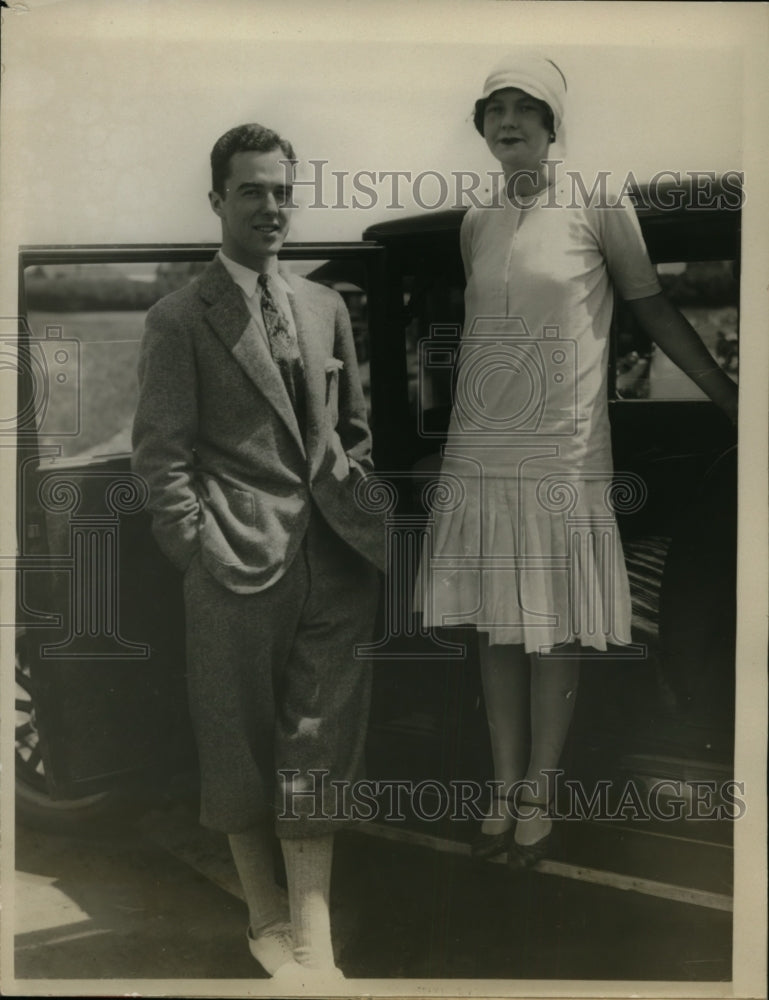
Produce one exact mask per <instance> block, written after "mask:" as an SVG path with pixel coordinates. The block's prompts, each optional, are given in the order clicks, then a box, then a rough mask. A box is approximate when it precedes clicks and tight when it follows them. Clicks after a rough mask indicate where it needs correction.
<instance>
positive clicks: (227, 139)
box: [211, 123, 296, 198]
mask: <svg viewBox="0 0 769 1000" xmlns="http://www.w3.org/2000/svg"><path fill="white" fill-rule="evenodd" d="M274 149H280V150H281V151H282V152H283V153H284V155H285V157H286V159H287V160H291V162H292V163H296V154H295V153H294V147H293V146H292V145H291V143H290V142H289V141H288V139H281V137H280V136H279V135H278V133H277V132H273V130H272V129H271V128H265V127H264V125H257V124H256V123H252V124H250V125H236V126H235V128H231V129H230V130H229V132H225V133H224V135H223V136H221V137H220V138H219V139H217V140H216V143H215V144H214V148H213V149H212V150H211V187H212V188H213V190H214V191H216V193H217V194H219V195H221V196H222V198H224V196H225V190H224V188H225V184H226V181H227V178H228V177H229V174H230V160H231V159H232V157H233V156H234V155H235V153H271V152H272V151H273V150H274Z"/></svg>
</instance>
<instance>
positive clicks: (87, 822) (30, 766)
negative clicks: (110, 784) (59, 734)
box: [15, 635, 126, 833]
mask: <svg viewBox="0 0 769 1000" xmlns="http://www.w3.org/2000/svg"><path fill="white" fill-rule="evenodd" d="M15 770H16V822H17V823H18V824H21V825H22V826H26V827H30V828H33V829H38V830H45V831H50V832H63V833H66V832H76V831H77V832H83V831H90V830H96V829H102V828H103V827H104V826H105V825H107V824H109V823H114V822H116V821H117V820H118V819H120V818H123V814H124V810H125V805H126V799H125V796H124V795H122V794H120V793H119V792H117V791H105V792H100V793H98V794H95V795H86V796H83V797H81V798H75V799H54V798H52V797H51V795H50V793H49V791H48V786H47V782H46V777H45V764H44V760H43V753H42V746H41V743H40V734H39V733H38V729H37V715H36V711H35V689H34V682H33V680H32V677H31V676H30V670H29V663H28V662H27V659H26V656H25V643H24V636H23V635H22V636H20V637H19V638H18V640H17V644H16V768H15Z"/></svg>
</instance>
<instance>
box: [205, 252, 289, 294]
mask: <svg viewBox="0 0 769 1000" xmlns="http://www.w3.org/2000/svg"><path fill="white" fill-rule="evenodd" d="M217 257H218V258H219V260H220V261H221V262H222V264H223V265H224V267H225V268H226V269H227V272H228V274H229V275H230V277H231V278H232V280H233V281H234V282H235V284H236V285H237V286H238V287H239V288H241V289H242V290H243V293H244V295H245V296H246V297H247V298H249V299H252V298H253V297H254V295H255V294H256V283H257V280H258V278H259V275H260V273H261V272H260V271H254V270H253V269H252V268H250V267H246V266H245V265H244V264H238V263H237V261H234V260H231V259H230V258H229V257H228V256H227V255H226V254H225V253H224V251H223V250H219V251H218V253H217ZM264 273H265V274H268V275H269V276H270V277H271V278H272V279H273V281H274V282H275V284H276V285H277V286H278V288H282V289H283V291H284V292H286V293H287V294H288V295H292V294H293V292H294V289H293V288H292V287H291V285H289V283H288V282H287V281H286V280H285V278H283V276H282V275H281V274H280V272H279V271H278V260H277V257H271V258H270V260H269V263H268V265H267V267H266V268H265V271H264Z"/></svg>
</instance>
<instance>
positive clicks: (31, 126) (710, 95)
mask: <svg viewBox="0 0 769 1000" xmlns="http://www.w3.org/2000/svg"><path fill="white" fill-rule="evenodd" d="M28 6H30V8H31V9H30V11H29V13H28V14H26V15H23V16H21V15H17V16H16V17H13V16H10V15H6V19H5V30H4V36H5V37H4V52H3V61H4V65H5V74H4V79H3V95H2V98H3V105H2V110H3V116H4V120H3V130H4V132H3V134H4V137H5V138H8V137H9V136H10V137H11V143H10V148H9V149H8V150H7V154H6V157H5V159H4V161H3V168H4V173H3V180H4V184H5V191H6V193H7V192H8V191H9V190H10V191H12V193H13V199H12V207H11V212H13V213H14V214H15V218H14V220H13V221H14V223H18V234H19V242H22V243H85V242H96V243H103V242H128V243H136V242H182V241H205V240H215V239H217V237H218V222H217V220H216V218H215V217H214V216H213V214H212V213H211V210H210V208H209V206H208V202H207V197H206V195H207V191H208V187H209V173H208V155H209V151H210V148H211V146H212V145H213V142H214V141H215V140H216V138H217V137H218V136H219V135H220V134H221V133H222V132H224V131H226V130H227V129H228V128H230V127H231V126H232V125H235V124H239V123H241V122H243V121H254V120H256V121H260V122H262V123H263V124H266V125H269V126H271V127H273V128H275V129H277V130H278V131H279V132H281V133H282V134H284V135H286V136H287V137H288V138H290V139H291V140H292V142H293V143H294V145H295V147H296V149H297V152H298V153H299V155H300V157H301V158H302V159H303V160H305V161H307V160H322V161H326V164H325V165H324V166H323V168H322V177H323V181H324V192H325V191H328V196H326V195H325V194H324V196H323V198H322V200H323V201H324V202H326V203H327V204H329V205H331V204H333V203H334V201H337V200H338V199H337V198H336V188H335V187H334V185H335V180H334V178H333V175H332V173H331V172H332V171H344V172H345V174H346V177H347V178H350V177H351V176H352V175H354V174H356V173H357V172H359V171H364V170H366V171H375V172H382V171H396V170H403V171H411V173H412V176H413V177H414V176H416V175H417V174H419V173H420V172H422V171H436V172H437V173H438V174H440V175H441V176H442V177H445V178H447V182H448V184H449V192H450V193H451V192H453V190H454V184H455V182H454V177H455V176H456V174H457V173H458V172H459V171H474V172H476V173H478V174H480V175H483V176H485V175H486V174H487V173H488V171H489V170H493V169H496V167H497V164H496V163H495V161H493V159H492V158H491V156H490V154H489V152H488V150H487V149H486V146H485V144H484V142H483V140H482V139H481V137H480V136H479V135H478V134H477V133H476V132H475V130H474V128H473V125H472V121H471V112H472V107H473V102H474V100H475V98H476V97H477V96H478V95H479V93H480V89H481V85H482V83H483V80H484V78H485V76H486V75H487V72H488V70H489V69H490V68H491V67H492V66H493V65H494V63H495V62H497V60H498V59H499V58H500V56H502V55H504V54H505V53H506V52H507V51H509V50H510V49H511V48H513V47H514V46H516V45H518V44H526V45H528V46H532V45H533V46H536V47H537V48H540V49H541V50H543V51H545V50H546V51H547V54H548V55H549V56H551V57H552V58H554V59H555V60H556V61H557V62H558V63H559V65H560V66H561V68H562V69H563V71H564V73H565V75H566V77H567V80H568V84H569V93H568V99H567V100H568V104H567V110H566V115H565V123H564V127H563V129H562V130H561V132H560V134H559V141H558V143H557V144H556V145H555V146H554V147H552V148H553V154H554V155H557V156H558V157H559V158H563V159H564V160H565V162H566V163H567V164H568V166H569V167H570V168H574V169H580V170H584V171H587V172H588V173H590V172H595V171H597V170H609V171H611V172H612V174H613V175H615V176H617V177H620V178H622V177H624V176H626V175H627V173H628V172H629V171H632V172H633V174H634V176H636V177H637V178H638V179H639V180H645V179H648V178H649V177H650V176H652V175H653V174H654V173H655V172H656V171H659V170H674V171H686V170H709V171H715V172H717V173H722V172H724V171H727V170H735V169H737V170H739V169H741V167H742V164H743V159H744V149H743V141H742V140H743V115H744V105H743V70H742V62H743V59H744V52H743V50H742V47H743V45H744V32H745V25H744V24H741V23H740V21H741V18H740V16H739V15H735V14H732V15H731V16H725V14H724V6H726V7H731V8H732V10H734V9H735V8H741V7H742V5H739V4H736V5H735V4H730V5H717V4H716V5H708V4H702V5H688V4H677V5H667V6H668V8H670V7H675V8H683V9H684V11H685V10H686V8H688V7H691V6H694V7H697V8H698V11H697V16H696V17H691V16H690V17H689V18H687V17H686V16H685V15H684V16H682V15H681V14H680V13H679V12H678V11H676V13H665V12H663V11H662V10H660V9H659V5H657V4H654V3H651V4H622V3H620V4H605V5H591V4H579V5H573V4H571V5H569V4H566V5H562V4H557V3H555V4H551V3H546V4H526V3H521V4H519V3H506V2H500V0H488V2H487V0H473V2H471V3H468V2H467V0H463V2H451V0H437V2H430V0H423V2H422V3H420V4H418V5H417V4H408V3H402V2H390V0H364V2H362V3H361V2H360V0H357V2H352V0H331V2H329V3H324V4H311V3H299V2H292V0H282V2H280V3H277V2H274V0H258V2H255V0H217V3H216V4H208V3H203V2H200V0H185V2H184V3H178V2H176V0H133V2H132V3H131V4H125V3H120V2H117V0H96V2H94V0H87V2H85V0H58V2H47V3H42V4H36V3H35V2H34V0H31V2H30V3H29V5H28ZM663 6H664V5H663ZM748 6H749V5H748ZM577 10H579V16H578V17H575V11H577ZM321 12H322V13H321ZM620 14H621V16H618V15H620ZM743 17H747V13H746V12H743ZM4 145H5V144H4ZM305 169H306V170H307V171H308V173H307V174H305V177H307V176H319V175H318V174H315V175H313V174H312V173H309V171H310V169H311V168H309V167H307V166H306V167H305ZM312 169H314V170H316V171H318V170H320V169H321V168H317V167H316V168H312ZM351 183H352V182H351V180H346V181H345V185H346V186H345V188H344V191H343V200H344V201H346V202H349V199H350V194H351V188H350V184H351ZM389 183H390V182H388V181H386V180H385V181H382V182H381V183H377V184H376V185H375V190H376V204H374V205H373V206H372V207H371V208H359V209H357V210H355V209H341V210H340V209H334V208H331V207H329V208H327V209H320V208H314V209H311V208H309V207H308V208H306V209H305V210H303V211H302V212H300V213H299V215H298V216H297V217H296V218H295V220H294V224H293V237H294V238H304V239H347V240H350V239H358V238H360V235H361V233H362V231H363V230H364V229H365V228H366V226H368V225H370V224H371V223H372V222H376V221H380V220H382V219H384V218H390V217H393V215H395V214H400V215H404V214H407V213H408V212H410V211H420V210H421V209H420V207H419V205H418V204H417V203H416V201H415V198H414V195H415V193H416V197H417V198H419V197H420V196H421V200H422V202H423V203H424V204H426V205H433V204H437V203H438V202H439V201H440V205H439V206H438V207H450V205H451V204H453V203H454V201H455V199H454V198H453V197H450V198H449V199H448V200H443V201H441V200H440V194H441V192H440V190H439V188H438V181H437V180H435V178H433V179H429V178H428V179H426V180H425V181H424V183H423V186H422V187H421V188H418V189H417V190H416V192H415V191H414V187H413V185H411V184H409V183H408V182H406V183H405V184H404V182H402V181H401V182H400V191H401V192H402V197H401V198H400V202H401V203H402V204H403V206H404V207H403V208H402V209H393V208H388V204H390V202H391V198H390V197H389V194H390V187H389ZM300 193H301V195H302V196H304V200H305V202H306V203H307V204H308V205H309V203H311V200H312V192H311V190H310V189H309V188H305V189H304V190H303V191H301V192H300ZM298 200H299V202H300V203H301V201H302V198H299V199H298ZM368 201H371V199H368ZM366 203H367V202H366Z"/></svg>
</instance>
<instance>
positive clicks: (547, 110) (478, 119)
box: [473, 94, 555, 135]
mask: <svg viewBox="0 0 769 1000" xmlns="http://www.w3.org/2000/svg"><path fill="white" fill-rule="evenodd" d="M493 96H494V94H490V95H489V96H488V97H481V98H480V100H478V101H476V102H475V110H474V111H473V125H475V127H476V129H477V130H478V131H479V132H480V133H481V135H483V116H484V115H485V114H486V105H487V104H488V103H489V101H490V100H491V98H492V97H493ZM534 100H535V101H536V102H537V104H541V105H542V108H541V110H542V124H543V125H544V126H545V128H546V129H547V130H548V132H549V133H550V134H551V135H555V118H554V117H553V109H552V108H551V107H550V105H549V104H546V103H545V101H540V100H539V98H537V97H535V98H534Z"/></svg>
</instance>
